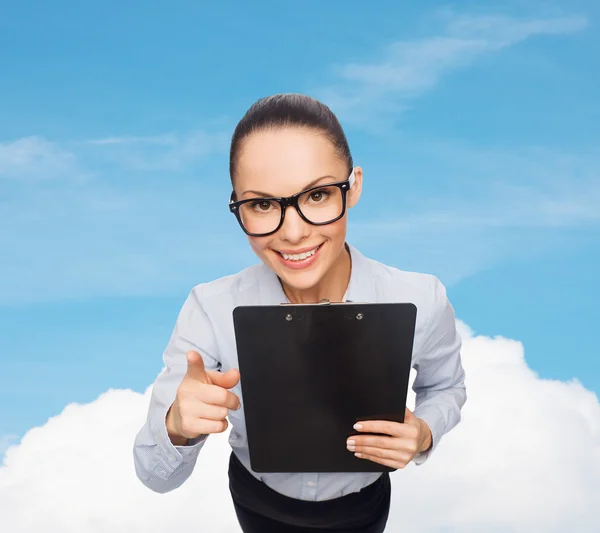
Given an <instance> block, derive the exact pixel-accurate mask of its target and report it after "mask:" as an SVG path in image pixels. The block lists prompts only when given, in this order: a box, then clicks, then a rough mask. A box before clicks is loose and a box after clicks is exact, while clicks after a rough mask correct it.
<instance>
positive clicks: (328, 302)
mask: <svg viewBox="0 0 600 533" xmlns="http://www.w3.org/2000/svg"><path fill="white" fill-rule="evenodd" d="M279 305H283V306H285V305H288V306H289V305H293V306H294V307H298V306H302V305H331V301H330V300H329V299H328V298H323V299H322V300H319V301H318V302H317V303H316V304H314V303H308V304H293V303H291V302H281V303H280V304H279Z"/></svg>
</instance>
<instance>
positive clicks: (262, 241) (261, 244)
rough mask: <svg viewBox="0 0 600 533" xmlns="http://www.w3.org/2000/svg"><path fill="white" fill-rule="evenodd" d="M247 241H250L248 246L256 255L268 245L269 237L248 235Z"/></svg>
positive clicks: (261, 252) (261, 253) (262, 252)
mask: <svg viewBox="0 0 600 533" xmlns="http://www.w3.org/2000/svg"><path fill="white" fill-rule="evenodd" d="M248 242H249V243H250V247H251V248H252V250H254V253H255V254H257V255H259V256H260V255H263V254H264V252H265V250H267V248H268V247H269V243H270V242H271V239H269V238H267V237H250V236H248Z"/></svg>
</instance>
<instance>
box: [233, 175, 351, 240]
mask: <svg viewBox="0 0 600 533" xmlns="http://www.w3.org/2000/svg"><path fill="white" fill-rule="evenodd" d="M353 184H354V170H352V172H351V173H350V176H349V177H348V179H347V180H346V181H339V182H336V183H326V184H324V185H317V186H316V187H311V188H310V189H306V190H304V191H301V192H299V193H297V194H294V195H293V196H288V197H267V198H248V199H245V200H240V201H237V202H236V201H234V198H235V192H232V193H231V198H230V199H229V210H230V211H231V212H232V213H233V214H234V215H235V216H236V218H237V221H238V222H239V224H240V226H241V228H242V230H244V233H246V234H247V235H250V236H251V237H265V236H267V235H271V234H273V233H275V232H276V231H278V230H279V228H281V226H282V225H283V219H284V218H285V210H286V208H288V207H294V208H295V209H296V211H297V212H298V214H299V215H300V217H301V218H302V219H303V220H305V221H306V222H308V223H309V224H312V225H314V226H324V225H326V224H331V223H332V222H335V221H336V220H339V219H340V218H342V217H343V216H344V213H345V212H346V194H347V193H348V191H349V190H350V188H351V187H352V185H353Z"/></svg>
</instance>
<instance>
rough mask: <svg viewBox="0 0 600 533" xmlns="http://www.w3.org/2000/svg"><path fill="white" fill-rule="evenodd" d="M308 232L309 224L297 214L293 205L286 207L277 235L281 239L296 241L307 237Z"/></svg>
mask: <svg viewBox="0 0 600 533" xmlns="http://www.w3.org/2000/svg"><path fill="white" fill-rule="evenodd" d="M309 234H310V224H309V223H308V222H306V221H304V220H302V217H301V216H300V215H299V214H298V211H296V209H294V208H293V207H291V206H290V207H288V208H287V209H286V210H285V217H284V219H283V225H282V226H281V228H280V229H279V236H280V237H281V239H283V240H285V241H288V242H292V243H298V242H301V241H302V240H303V239H305V238H306V237H308V235H309Z"/></svg>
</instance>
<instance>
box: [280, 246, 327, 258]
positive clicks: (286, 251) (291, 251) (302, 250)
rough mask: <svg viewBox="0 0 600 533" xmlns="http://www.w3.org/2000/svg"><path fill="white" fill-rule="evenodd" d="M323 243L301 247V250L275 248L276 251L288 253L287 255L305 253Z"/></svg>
mask: <svg viewBox="0 0 600 533" xmlns="http://www.w3.org/2000/svg"><path fill="white" fill-rule="evenodd" d="M322 244H323V243H321V244H317V245H316V246H310V247H309V248H300V249H299V250H275V251H276V252H279V253H280V254H287V255H296V254H303V253H304V252H310V251H311V250H314V249H315V248H318V247H319V246H321V245H322Z"/></svg>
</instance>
